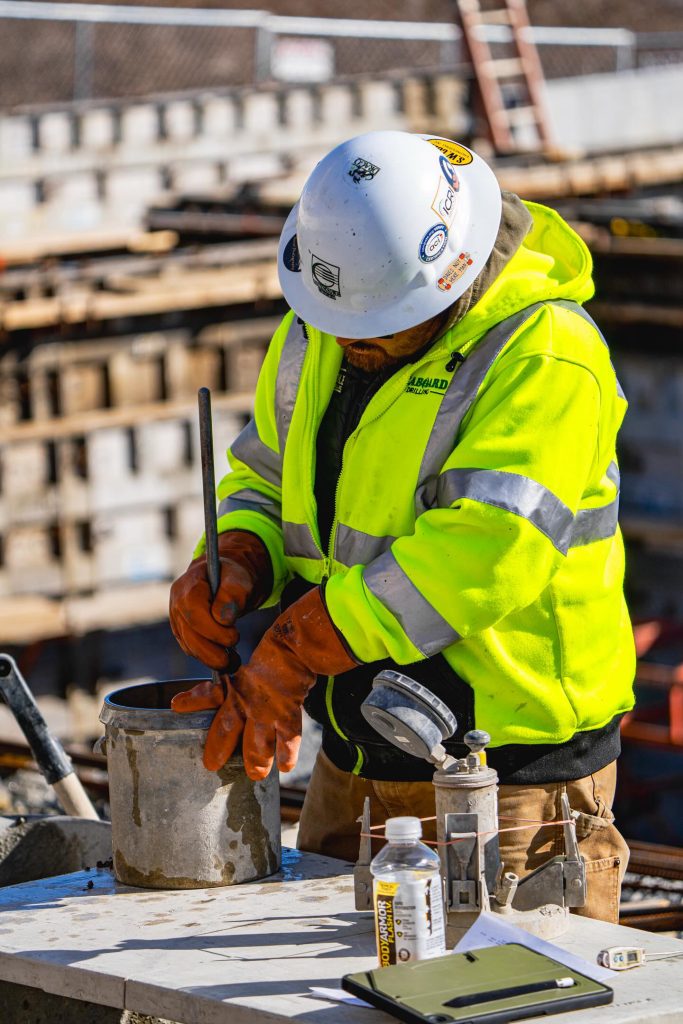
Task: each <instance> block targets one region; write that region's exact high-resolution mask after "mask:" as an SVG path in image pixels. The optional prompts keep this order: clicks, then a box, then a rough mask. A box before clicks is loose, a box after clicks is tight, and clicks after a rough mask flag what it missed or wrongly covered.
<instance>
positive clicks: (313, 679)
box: [171, 131, 634, 921]
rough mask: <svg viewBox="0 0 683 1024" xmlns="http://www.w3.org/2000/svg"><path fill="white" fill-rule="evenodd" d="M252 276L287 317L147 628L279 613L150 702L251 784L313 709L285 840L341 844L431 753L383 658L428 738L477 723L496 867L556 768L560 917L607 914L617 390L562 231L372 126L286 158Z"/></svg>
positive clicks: (202, 632) (461, 153) (619, 620)
mask: <svg viewBox="0 0 683 1024" xmlns="http://www.w3.org/2000/svg"><path fill="white" fill-rule="evenodd" d="M278 269H279V274H280V282H281V286H282V290H283V292H284V295H285V298H286V299H287V301H288V303H289V305H290V307H291V311H290V312H289V313H287V315H286V316H285V317H284V319H283V321H282V323H281V325H280V327H279V328H278V330H277V331H276V333H275V335H274V337H273V340H272V342H271V345H270V348H269V350H268V353H267V355H266V358H265V362H264V365H263V368H262V371H261V375H260V378H259V382H258V387H257V392H256V400H255V415H254V418H253V419H252V420H251V422H250V423H249V424H248V426H247V427H246V428H245V429H244V430H243V431H242V433H241V434H240V435H239V437H238V438H237V440H236V441H235V443H234V444H233V445H232V447H231V449H230V450H229V452H228V458H229V461H230V466H231V472H230V473H229V474H228V475H227V476H226V477H225V478H224V479H223V480H222V482H221V484H220V486H219V488H218V496H219V499H220V507H219V520H218V524H219V533H220V536H219V549H220V556H221V572H222V576H221V584H220V589H219V591H218V593H217V596H216V598H215V600H214V601H213V602H212V601H211V599H210V593H209V588H208V583H207V579H206V566H205V559H204V555H203V554H202V550H203V548H202V547H201V545H200V547H199V548H198V550H197V551H196V552H195V556H196V557H195V559H194V561H193V562H192V563H191V565H190V567H189V568H188V570H187V571H186V572H185V573H184V575H183V576H181V577H180V579H179V580H177V581H176V582H175V584H174V585H173V588H172V592H171V623H172V627H173V630H174V633H175V635H176V637H177V639H178V641H179V642H180V644H181V646H182V647H183V649H184V650H185V651H187V652H188V653H191V654H193V655H195V656H196V657H198V658H200V659H201V660H202V661H203V662H205V663H206V664H207V665H209V666H211V667H212V668H216V669H225V667H226V651H225V648H226V647H229V646H232V645H234V644H235V642H236V641H237V639H238V631H237V626H236V622H237V620H238V619H239V617H240V615H242V614H244V613H245V612H248V611H250V610H252V609H255V608H259V607H268V606H270V605H274V604H275V603H276V602H278V601H279V602H280V608H281V614H280V615H279V617H278V618H277V619H276V620H275V622H274V624H273V625H272V626H271V627H270V628H269V629H268V630H267V631H266V633H265V635H264V636H263V638H262V639H261V641H260V643H259V644H258V645H257V647H256V649H255V650H254V652H253V654H252V656H251V658H250V660H249V663H248V664H246V665H244V666H243V667H242V668H241V669H240V670H239V671H238V672H237V673H236V674H235V675H233V676H232V677H231V678H230V681H229V684H228V685H227V686H226V687H223V686H220V685H214V684H212V683H211V682H206V683H201V684H199V685H198V686H196V687H195V688H194V689H193V690H191V691H187V692H186V693H184V694H182V695H179V696H178V697H177V698H175V700H174V703H173V707H174V709H175V710H178V711H192V710H197V709H207V708H214V707H215V708H217V709H218V711H217V714H216V716H215V718H214V721H213V724H212V726H211V729H210V730H209V734H208V739H207V742H206V748H205V754H204V762H205V765H206V767H207V768H209V769H211V770H216V769H218V768H220V767H221V766H222V765H223V764H224V763H225V762H226V760H227V759H228V758H229V757H230V756H231V754H232V753H233V751H234V750H235V748H236V746H237V744H238V742H239V740H240V738H241V739H242V751H243V756H244V763H245V768H246V771H247V774H248V775H249V776H250V777H251V778H252V779H262V778H265V777H266V776H267V775H268V774H269V772H270V771H271V768H272V765H273V758H274V757H275V758H276V761H277V765H278V767H279V768H280V769H281V770H283V771H288V770H291V769H292V767H293V766H294V764H295V762H296V758H297V752H298V747H299V743H300V737H301V708H302V706H305V707H306V709H307V711H308V712H309V714H310V715H312V717H313V718H314V719H316V720H317V721H318V722H320V723H322V730H323V731H322V750H321V752H320V753H319V755H318V758H317V761H316V764H315V767H314V770H313V774H312V778H311V781H310V784H309V786H308V791H307V794H306V800H305V803H304V807H303V811H302V815H301V822H300V830H299V846H300V848H301V849H304V850H310V851H315V852H321V853H325V854H329V855H332V856H338V857H343V858H346V859H347V860H353V859H355V857H356V855H357V850H358V834H359V825H358V821H357V819H358V817H359V815H360V813H361V810H362V806H363V800H364V797H365V796H366V795H369V796H370V797H371V809H372V816H373V820H374V821H376V822H379V821H382V820H384V819H385V818H387V817H390V816H395V815H401V814H418V815H419V816H421V817H425V818H427V817H429V816H430V815H433V814H434V798H433V787H432V785H431V783H430V781H429V780H430V777H431V771H432V769H431V767H430V766H429V765H428V764H427V762H424V761H420V760H417V759H415V758H413V757H411V756H410V755H407V754H402V753H401V752H400V751H399V750H397V749H396V747H394V746H392V745H391V744H389V743H385V742H384V741H383V740H382V739H381V738H380V737H379V735H377V734H376V733H375V732H374V731H373V730H372V729H371V728H370V726H369V725H368V724H367V723H366V722H365V720H364V718H363V717H362V715H361V712H360V705H361V703H362V701H363V699H364V698H365V696H366V695H367V694H368V692H369V690H370V688H371V684H372V680H373V677H374V676H375V675H376V674H377V673H378V672H379V671H380V670H381V669H383V668H386V667H397V668H399V669H400V670H401V671H402V672H404V673H405V674H407V675H408V676H411V677H412V678H414V679H416V680H418V681H419V682H421V683H424V684H425V685H426V686H428V687H429V688H430V689H431V690H432V691H434V692H435V693H436V694H437V695H438V696H439V697H440V698H441V699H442V700H444V701H445V702H446V703H447V704H448V706H449V707H450V708H451V709H452V711H453V712H454V714H455V716H456V718H457V720H458V732H457V733H456V736H455V738H454V740H453V741H450V742H448V743H446V747H447V749H449V750H451V751H452V752H454V753H456V754H462V753H463V750H464V748H463V746H462V736H463V734H464V732H466V731H467V730H468V729H471V728H473V727H475V726H476V728H479V729H484V730H486V731H487V732H488V733H490V735H491V745H490V747H489V751H488V755H489V756H488V760H489V764H491V765H492V766H493V767H494V768H495V769H496V770H497V772H498V774H499V778H500V782H501V786H500V814H501V817H502V819H504V820H501V826H506V825H507V826H508V827H511V826H516V825H518V824H521V826H522V827H521V828H520V829H518V830H517V831H508V832H502V833H501V837H500V838H501V853H502V857H503V860H504V862H505V865H506V868H507V869H508V870H513V871H516V872H518V873H519V874H520V875H524V874H525V873H527V872H528V871H530V870H532V869H533V868H535V867H536V866H538V864H540V863H542V862H543V861H544V860H545V859H547V858H548V857H550V856H553V855H554V854H555V853H557V852H560V851H561V850H562V829H561V827H557V826H555V827H547V826H546V825H545V824H543V823H546V822H550V821H552V820H553V819H555V820H557V819H558V818H561V811H560V797H561V794H562V792H563V791H566V792H567V793H568V796H569V801H570V804H571V807H572V809H573V810H574V811H576V812H579V814H578V818H577V834H578V838H579V846H580V849H581V852H582V853H583V855H584V857H585V858H586V860H587V873H588V902H587V905H586V907H585V908H584V911H583V912H584V913H586V914H587V915H589V916H592V917H599V918H603V919H605V920H612V921H616V920H617V914H618V900H619V888H620V881H621V877H622V875H623V872H624V870H625V868H626V863H627V858H628V849H627V847H626V844H625V842H624V840H623V839H622V837H621V836H620V834H619V833H618V831H617V830H616V828H615V826H614V824H613V815H612V812H611V809H610V808H611V804H612V799H613V796H614V787H615V779H616V773H615V760H616V757H617V755H618V753H619V749H620V748H619V720H620V716H621V715H622V714H623V713H624V712H626V711H627V710H628V709H629V708H630V707H631V706H632V700H633V698H632V686H631V683H632V679H633V674H634V649H633V640H632V633H631V628H630V624H629V617H628V614H627V609H626V606H625V603H624V598H623V591H622V583H623V571H624V558H623V544H622V539H621V535H620V532H619V528H618V525H617V506H618V490H619V472H618V468H617V463H616V459H615V439H616V434H617V430H618V428H619V425H620V423H621V421H622V418H623V416H624V412H625V409H626V402H625V399H624V396H623V394H622V392H621V390H620V388H619V385H618V383H617V380H616V377H615V374H614V371H613V368H612V365H611V363H610V358H609V353H608V350H607V347H606V344H605V342H604V339H603V338H602V336H601V334H600V332H599V330H598V328H597V327H596V326H595V324H594V323H593V321H592V320H591V318H590V317H589V316H588V314H587V313H585V312H584V310H583V308H582V305H581V304H582V303H583V302H584V301H586V300H587V299H589V298H590V297H591V296H592V294H593V283H592V280H591V258H590V255H589V253H588V251H587V249H586V247H585V245H584V244H583V242H582V241H581V239H580V238H579V237H578V236H577V235H576V234H575V233H574V231H572V230H571V228H570V227H569V226H568V225H567V224H566V223H565V222H564V221H563V220H562V219H561V217H559V216H558V215H557V214H556V213H555V212H554V211H552V210H550V209H547V208H546V207H543V206H539V205H537V204H535V203H523V202H522V201H521V200H520V199H519V198H518V197H517V196H515V195H512V194H510V193H506V192H504V193H502V195H501V190H500V187H499V185H498V183H497V181H496V179H495V177H494V175H493V173H492V171H491V169H490V168H489V167H488V165H487V164H486V163H485V162H484V161H483V160H482V159H481V158H480V157H478V156H477V155H476V154H475V153H473V152H472V151H471V150H469V149H467V148H466V147H465V146H462V145H460V144H458V143H455V142H452V141H450V140H448V139H443V138H436V137H431V136H420V135H413V134H409V133H404V132H395V131H381V132H371V133H369V134H366V135H362V136H359V137H358V138H354V139H351V140H350V141H348V142H345V143H343V144H342V145H340V146H338V147H337V148H336V149H334V150H333V151H332V152H331V153H329V154H328V155H327V156H326V157H325V158H324V159H323V160H322V161H321V162H320V163H319V164H318V165H317V166H316V168H315V169H314V170H313V172H312V173H311V175H310V177H309V178H308V180H307V182H306V184H305V186H304V189H303V192H302V195H301V199H300V201H299V202H298V203H297V204H296V206H295V207H294V209H293V210H292V212H291V214H290V216H289V218H288V220H287V222H286V224H285V227H284V230H283V232H282V236H281V240H280V247H279V253H278ZM226 691H227V695H226ZM507 819H524V820H523V821H522V822H521V823H520V822H518V821H512V820H511V821H508V820H507ZM431 824H432V825H433V823H431ZM427 825H428V826H429V823H427ZM427 834H428V835H429V832H427ZM432 837H433V834H432Z"/></svg>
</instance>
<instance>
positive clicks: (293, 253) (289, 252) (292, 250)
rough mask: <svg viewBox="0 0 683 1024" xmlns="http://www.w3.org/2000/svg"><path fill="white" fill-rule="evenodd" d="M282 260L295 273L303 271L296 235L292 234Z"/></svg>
mask: <svg viewBox="0 0 683 1024" xmlns="http://www.w3.org/2000/svg"><path fill="white" fill-rule="evenodd" d="M282 262H283V264H284V265H285V267H286V268H287V270H290V271H291V272H292V273H293V274H300V273H301V257H300V256H299V243H298V242H297V237H296V235H292V237H291V238H290V240H289V241H288V242H287V245H286V246H285V247H284V249H283V252H282Z"/></svg>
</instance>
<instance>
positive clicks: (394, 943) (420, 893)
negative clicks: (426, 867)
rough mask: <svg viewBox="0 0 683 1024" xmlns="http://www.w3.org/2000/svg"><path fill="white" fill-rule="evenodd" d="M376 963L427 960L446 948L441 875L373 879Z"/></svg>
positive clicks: (441, 953) (384, 964)
mask: <svg viewBox="0 0 683 1024" xmlns="http://www.w3.org/2000/svg"><path fill="white" fill-rule="evenodd" d="M374 897H375V899H374V902H375V928H376V932H377V953H378V956H379V965H380V967H389V966H390V965H391V964H400V963H409V962H411V961H415V960H428V959H430V958H431V957H433V956H443V954H444V953H445V952H446V943H445V934H444V915H443V902H442V899H441V879H440V878H439V876H438V875H434V876H433V877H432V878H427V879H424V878H421V879H415V880H414V881H410V882H408V881H405V882H383V881H382V880H381V879H375V881H374Z"/></svg>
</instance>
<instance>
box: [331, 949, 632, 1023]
mask: <svg viewBox="0 0 683 1024" xmlns="http://www.w3.org/2000/svg"><path fill="white" fill-rule="evenodd" d="M559 981H563V982H564V984H563V985H558V982H559ZM342 988H343V989H345V990H346V991H347V992H351V993H353V995H355V996H358V997H359V998H360V999H364V1000H365V1001H366V1002H368V1003H371V1004H372V1005H373V1006H377V1007H379V1009H381V1010H384V1011H385V1012H387V1013H390V1014H392V1016H394V1017H397V1018H398V1019H399V1020H403V1021H406V1022H407V1024H505V1022H507V1021H514V1020H522V1019H523V1018H525V1017H535V1016H538V1015H540V1014H550V1013H563V1012H565V1011H567V1010H581V1009H583V1008H585V1007H588V1006H604V1005H605V1004H607V1003H611V1002H612V1000H613V998H614V992H613V991H612V989H611V988H609V987H608V986H607V985H603V984H602V982H599V981H594V980H593V979H592V978H588V977H586V975H585V974H581V973H580V972H578V971H576V970H573V969H571V968H569V967H567V966H566V965H565V964H561V963H559V962H558V961H557V960H553V959H552V958H551V957H549V956H546V955H545V954H544V953H537V952H536V951H535V950H532V949H528V948H527V947H526V946H522V945H519V944H518V943H508V944H506V945H502V946H490V947H487V948H486V949H475V950H471V951H470V952H467V953H451V954H449V955H446V956H440V957H435V958H434V959H433V960H421V961H419V962H417V963H414V964H396V965H395V966H392V967H383V968H379V967H378V968H376V969H375V970H372V971H363V972H361V973H359V974H347V975H345V976H344V977H343V978H342Z"/></svg>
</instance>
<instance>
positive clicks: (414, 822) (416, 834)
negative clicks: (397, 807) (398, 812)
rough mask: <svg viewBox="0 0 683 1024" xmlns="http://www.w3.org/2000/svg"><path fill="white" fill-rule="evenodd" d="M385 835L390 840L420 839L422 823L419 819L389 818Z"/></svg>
mask: <svg viewBox="0 0 683 1024" xmlns="http://www.w3.org/2000/svg"><path fill="white" fill-rule="evenodd" d="M384 835H385V836H386V838H387V839H389V840H394V841H396V840H398V841H399V842H400V841H401V840H402V839H403V840H406V839H419V838H420V836H421V835H422V823H421V822H420V819H419V818H413V817H409V816H406V817H403V818H387V820H386V824H385V826H384Z"/></svg>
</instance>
